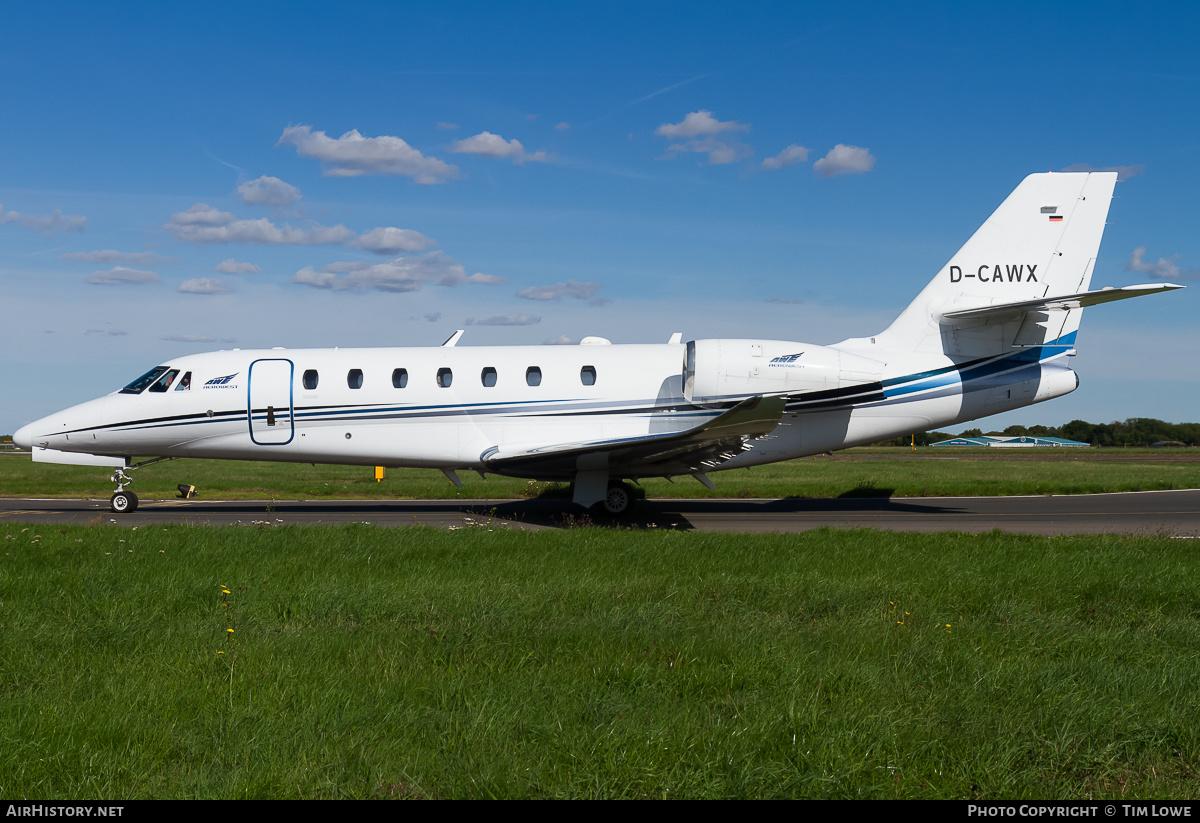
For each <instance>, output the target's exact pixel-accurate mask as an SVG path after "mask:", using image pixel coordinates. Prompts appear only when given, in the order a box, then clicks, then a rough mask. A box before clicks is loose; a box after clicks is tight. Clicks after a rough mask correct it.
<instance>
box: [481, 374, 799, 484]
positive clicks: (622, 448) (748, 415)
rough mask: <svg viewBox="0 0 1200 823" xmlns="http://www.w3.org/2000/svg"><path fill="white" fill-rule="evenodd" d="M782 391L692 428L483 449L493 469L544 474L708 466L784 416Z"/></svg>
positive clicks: (767, 430)
mask: <svg viewBox="0 0 1200 823" xmlns="http://www.w3.org/2000/svg"><path fill="white" fill-rule="evenodd" d="M785 402H786V401H785V398H784V397H783V396H765V395H758V396H755V397H751V398H748V399H746V400H743V401H742V402H740V403H738V404H737V405H736V406H734V407H733V408H731V409H729V410H728V411H725V412H723V413H721V414H719V415H717V416H716V417H714V418H712V419H711V420H708V421H706V422H704V423H701V424H700V425H698V426H694V427H693V428H690V429H686V430H684V431H681V432H665V433H663V434H646V435H640V436H638V437H623V438H616V439H611V440H592V441H588V442H582V443H556V444H548V445H544V446H534V447H524V448H521V447H515V448H507V447H506V448H498V447H493V448H491V449H488V450H487V451H486V452H484V453H483V455H482V459H483V462H484V465H486V466H487V467H488V468H489V469H490V470H492V471H494V472H496V473H497V474H514V473H515V474H518V475H520V476H524V477H528V476H537V477H540V478H545V479H555V478H560V477H562V478H571V477H574V476H575V474H576V473H577V472H581V471H600V470H607V471H610V472H611V473H613V474H617V475H619V474H621V473H622V472H625V471H629V472H630V473H631V474H637V475H653V474H662V475H671V474H691V473H695V472H704V471H708V470H710V469H712V468H715V467H716V466H718V465H720V464H721V463H724V462H725V461H726V460H729V459H730V458H731V457H734V456H736V455H738V454H741V453H742V452H743V451H745V450H746V449H747V448H749V447H748V446H747V445H746V444H747V441H749V440H752V439H754V438H756V437H761V436H762V435H764V434H768V433H770V432H771V431H772V430H773V429H774V428H775V427H776V426H777V425H779V420H780V418H781V417H782V416H783V409H784V405H785Z"/></svg>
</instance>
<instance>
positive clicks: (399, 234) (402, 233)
mask: <svg viewBox="0 0 1200 823" xmlns="http://www.w3.org/2000/svg"><path fill="white" fill-rule="evenodd" d="M347 245H349V246H352V247H354V248H356V249H365V250H367V251H372V252H375V253H376V254H399V253H400V252H417V251H425V249H427V248H429V247H430V246H436V245H437V242H436V241H435V240H432V239H430V238H428V237H426V236H425V235H423V234H421V233H420V232H419V231H413V230H412V229H397V228H394V227H392V226H386V227H381V228H377V229H371V230H370V231H369V232H364V233H363V234H361V235H359V237H358V239H357V240H354V241H353V242H351V243H348V244H347Z"/></svg>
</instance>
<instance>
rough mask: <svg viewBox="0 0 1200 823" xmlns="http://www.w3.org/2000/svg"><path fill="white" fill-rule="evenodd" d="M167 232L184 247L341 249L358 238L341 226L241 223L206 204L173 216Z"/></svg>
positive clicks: (260, 220) (225, 212) (263, 221)
mask: <svg viewBox="0 0 1200 823" xmlns="http://www.w3.org/2000/svg"><path fill="white" fill-rule="evenodd" d="M163 228H164V229H166V230H167V231H169V232H171V234H172V235H174V236H175V239H176V240H178V241H180V242H181V243H201V244H204V243H267V244H285V245H296V246H312V245H332V246H339V245H342V244H343V243H346V242H348V241H350V240H353V239H354V237H355V234H354V232H352V231H350V229H348V228H346V227H345V226H342V225H337V226H322V225H320V224H317V223H313V224H312V225H310V226H309V227H308V228H306V229H297V228H294V227H292V226H290V225H288V224H286V223H284V224H283V225H276V224H275V223H272V222H271V221H270V220H268V219H267V218H265V217H260V218H259V219H257V220H239V219H237V217H236V216H234V215H233V214H230V213H229V212H227V211H219V210H218V209H215V208H213V207H212V206H210V205H208V204H207V203H197V204H196V205H194V206H192V207H191V208H190V209H188V210H187V211H181V212H176V213H175V214H173V215H171V219H170V220H168V221H167V223H166V225H164V226H163Z"/></svg>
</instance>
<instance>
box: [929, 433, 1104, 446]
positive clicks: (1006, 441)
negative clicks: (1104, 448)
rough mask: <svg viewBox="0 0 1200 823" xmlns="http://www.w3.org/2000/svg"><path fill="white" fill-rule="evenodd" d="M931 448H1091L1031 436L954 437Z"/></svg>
mask: <svg viewBox="0 0 1200 823" xmlns="http://www.w3.org/2000/svg"><path fill="white" fill-rule="evenodd" d="M930 445H931V446H975V447H980V446H991V447H998V448H1006V449H1011V448H1025V447H1030V446H1041V447H1054V448H1057V447H1059V446H1072V447H1075V448H1085V449H1087V448H1091V444H1090V443H1080V442H1079V441H1078V440H1064V439H1063V438H1061V437H1038V436H1036V435H1032V434H1021V435H1016V436H1014V437H989V436H987V435H984V436H983V437H955V438H953V439H951V440H943V441H941V442H940V443H930Z"/></svg>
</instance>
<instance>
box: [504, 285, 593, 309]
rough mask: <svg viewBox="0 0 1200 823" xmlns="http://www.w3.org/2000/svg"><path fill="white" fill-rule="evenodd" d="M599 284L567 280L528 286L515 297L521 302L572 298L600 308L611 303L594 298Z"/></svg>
mask: <svg viewBox="0 0 1200 823" xmlns="http://www.w3.org/2000/svg"><path fill="white" fill-rule="evenodd" d="M601 288H602V287H601V285H600V284H599V283H595V282H591V281H585V282H580V281H578V280H568V281H567V282H566V283H554V284H551V285H549V286H530V287H529V288H527V289H521V290H520V291H519V292H517V297H520V298H521V299H523V300H561V299H562V298H564V297H573V298H575V299H576V300H587V301H588V302H590V303H591V304H592V305H594V306H602V305H604V304H605V303H611V302H612V301H611V300H609V299H608V298H606V297H596V292H598V291H600V289H601Z"/></svg>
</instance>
